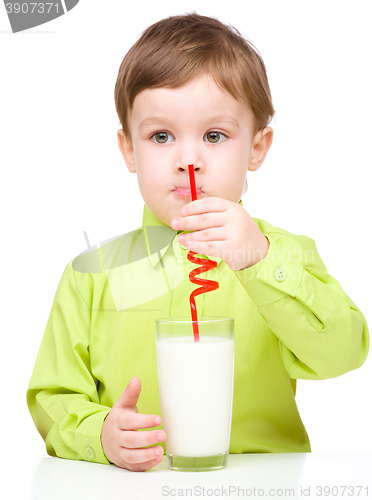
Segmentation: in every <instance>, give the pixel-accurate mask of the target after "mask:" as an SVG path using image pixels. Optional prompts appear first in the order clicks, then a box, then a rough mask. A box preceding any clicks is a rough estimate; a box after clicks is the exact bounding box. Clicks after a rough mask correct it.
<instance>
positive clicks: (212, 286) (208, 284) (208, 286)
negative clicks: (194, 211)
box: [187, 165, 219, 342]
mask: <svg viewBox="0 0 372 500" xmlns="http://www.w3.org/2000/svg"><path fill="white" fill-rule="evenodd" d="M188 167H189V177H190V187H191V199H192V201H195V200H196V199H197V196H196V186H195V173H194V165H189V166H188ZM196 254H197V252H192V251H191V250H190V251H189V252H188V254H187V258H188V260H189V261H190V262H193V263H194V264H203V265H202V266H201V267H198V268H196V269H194V270H193V271H191V272H190V274H189V280H190V281H191V283H195V284H196V285H202V286H201V287H200V288H196V289H195V290H194V291H193V292H191V294H190V308H191V319H192V328H193V332H194V341H195V342H199V340H200V339H199V326H198V313H197V310H196V304H195V296H196V295H200V294H201V293H206V292H211V291H212V290H216V289H217V288H218V287H219V285H218V283H217V281H213V280H206V279H204V280H203V279H201V278H195V275H197V274H201V273H205V272H206V271H209V270H210V269H214V268H215V267H217V262H215V261H214V260H209V259H201V258H197V257H194V256H195V255H196Z"/></svg>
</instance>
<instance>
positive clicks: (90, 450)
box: [85, 446, 96, 459]
mask: <svg viewBox="0 0 372 500" xmlns="http://www.w3.org/2000/svg"><path fill="white" fill-rule="evenodd" d="M85 453H86V454H87V456H88V458H89V459H93V458H94V457H95V456H96V454H95V453H94V450H93V448H92V447H91V446H87V447H86V448H85Z"/></svg>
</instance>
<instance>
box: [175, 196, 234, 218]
mask: <svg viewBox="0 0 372 500" xmlns="http://www.w3.org/2000/svg"><path fill="white" fill-rule="evenodd" d="M231 204H232V202H231V201H228V200H225V199H224V198H218V197H217V196H208V197H206V198H200V200H195V201H192V202H191V203H188V204H187V205H185V206H184V207H183V208H182V210H181V214H182V215H183V216H187V215H197V214H203V213H205V212H225V211H226V210H227V209H228V208H229V206H230V205H231Z"/></svg>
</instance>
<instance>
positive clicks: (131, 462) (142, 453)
mask: <svg viewBox="0 0 372 500" xmlns="http://www.w3.org/2000/svg"><path fill="white" fill-rule="evenodd" d="M140 392H141V382H140V379H139V378H137V377H132V378H131V379H130V382H129V384H128V386H127V387H126V389H125V390H124V391H123V393H122V395H121V396H120V398H119V399H118V400H117V401H116V403H115V404H114V406H113V407H112V409H111V411H110V413H109V414H108V415H107V417H106V419H105V421H104V423H103V427H102V433H101V442H102V447H103V449H104V452H105V454H106V456H107V458H108V459H109V460H110V462H113V463H114V464H115V465H117V466H118V467H122V468H123V469H129V470H131V471H146V470H148V469H151V468H152V467H155V465H157V464H158V463H159V462H161V461H162V459H163V452H164V450H163V448H162V447H161V446H153V447H151V448H144V446H149V445H151V444H155V443H159V442H162V441H165V439H166V435H165V432H164V431H163V430H161V429H158V430H154V431H142V432H137V431H138V429H146V428H149V427H156V426H158V425H160V423H161V418H160V417H159V416H157V415H145V414H142V413H138V410H137V406H136V405H137V401H138V398H139V394H140Z"/></svg>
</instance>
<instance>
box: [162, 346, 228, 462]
mask: <svg viewBox="0 0 372 500" xmlns="http://www.w3.org/2000/svg"><path fill="white" fill-rule="evenodd" d="M156 351H157V364H158V380H159V391H160V403H161V410H162V419H163V429H164V430H165V432H166V434H167V439H166V442H165V446H166V451H167V453H170V454H171V455H176V456H181V457H208V456H211V455H218V454H220V453H225V452H228V450H229V443H230V429H231V412H232V396H233V385H234V376H233V374H234V340H230V339H226V338H219V337H205V336H204V337H203V336H200V342H194V339H193V337H192V336H189V337H178V338H177V337H175V338H171V339H166V340H160V341H157V342H156Z"/></svg>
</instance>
